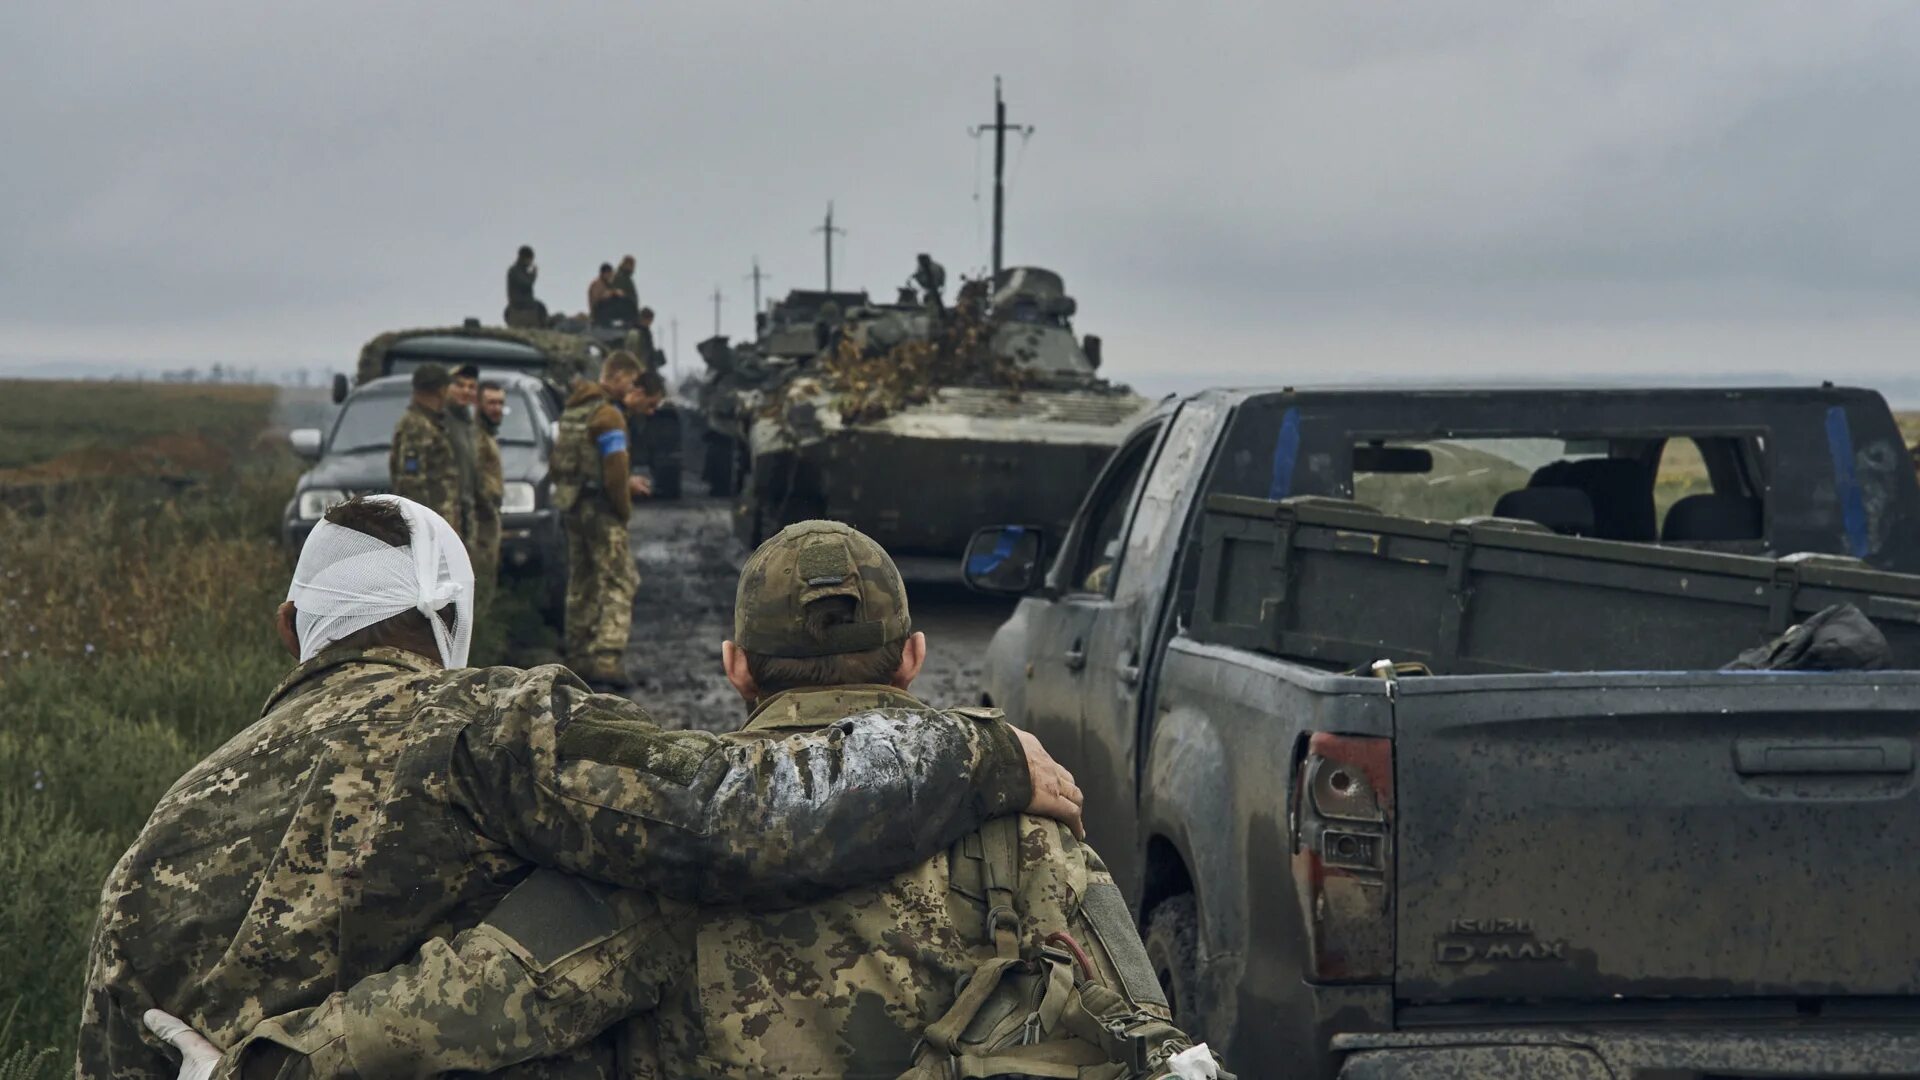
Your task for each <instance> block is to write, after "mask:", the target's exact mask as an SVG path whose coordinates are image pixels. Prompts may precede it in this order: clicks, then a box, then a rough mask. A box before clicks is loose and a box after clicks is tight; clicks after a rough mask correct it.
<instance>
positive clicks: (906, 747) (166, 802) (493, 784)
mask: <svg viewBox="0 0 1920 1080" xmlns="http://www.w3.org/2000/svg"><path fill="white" fill-rule="evenodd" d="M472 605H473V574H472V569H471V567H470V565H469V564H468V560H467V554H466V551H465V548H464V546H463V545H462V543H461V541H460V538H459V536H458V535H457V534H456V533H455V532H454V530H453V528H452V527H451V526H450V525H449V524H448V523H447V522H446V521H445V520H444V519H443V518H441V517H440V516H439V515H437V514H435V513H433V512H432V511H430V510H428V509H427V508H425V507H423V506H421V505H419V504H417V503H414V502H411V501H408V500H405V499H401V498H398V497H395V496H372V497H362V498H356V499H351V500H348V501H347V502H345V503H343V504H341V505H339V506H336V507H333V508H332V509H330V510H328V511H327V513H326V515H325V518H324V519H323V521H322V523H321V524H320V525H319V526H317V527H316V528H315V529H314V531H313V534H312V536H311V537H310V538H309V539H308V540H307V542H306V544H305V546H304V548H303V549H302V551H301V555H300V560H299V563H298V566H297V567H296V569H295V571H294V577H293V583H292V586H291V588H290V589H289V592H288V598H287V601H286V603H284V604H283V605H281V607H280V609H279V611H278V613H277V616H276V620H277V626H278V632H279V635H280V638H281V640H282V642H283V643H284V644H285V645H286V647H287V649H288V650H289V651H290V652H292V653H293V654H294V656H295V657H296V658H297V666H295V667H294V669H293V670H292V671H291V672H290V673H289V674H288V675H287V677H286V678H285V679H284V680H283V681H282V682H281V684H280V685H279V686H278V687H277V688H275V689H274V691H273V692H272V694H271V695H270V696H269V697H268V699H267V703H266V707H265V709H264V711H263V714H262V715H261V716H260V718H259V719H258V720H256V721H254V722H253V723H251V724H250V725H248V726H246V727H245V728H244V729H242V730H241V731H240V732H239V734H237V735H235V736H234V737H233V738H232V739H231V740H230V741H229V742H228V743H227V744H226V745H225V746H223V747H221V748H220V749H218V750H216V751H214V752H213V754H211V755H210V756H208V757H207V758H206V759H205V760H204V761H202V762H201V763H200V764H198V765H196V766H195V767H194V768H193V769H192V770H190V771H189V772H188V773H187V774H186V775H185V776H184V777H182V778H181V779H180V780H179V781H178V782H177V783H175V784H174V786H173V787H172V788H171V789H170V790H169V791H168V792H167V794H166V795H165V796H164V797H163V798H162V799H161V801H160V804H159V805H158V806H157V807H156V808H155V810H154V812H153V815H152V816H151V818H149V820H148V822H147V824H146V826H145V827H144V828H143V830H142V831H141V833H140V835H139V837H138V838H137V839H136V840H135V841H134V843H133V846H132V847H130V848H129V849H128V850H127V852H126V854H125V855H124V856H122V858H121V859H120V861H119V863H118V864H117V865H116V866H115V868H114V870H113V872H112V874H111V875H110V876H109V878H108V880H107V883H106V885H105V888H104V890H103V894H102V900H101V909H100V914H99V918H98V921H97V924H96V929H95V934H94V939H93V942H92V945H91V949H90V955H89V960H88V973H87V986H86V993H85V1011H84V1017H83V1020H82V1025H81V1030H80V1032H79V1052H78V1059H77V1061H76V1065H75V1075H76V1076H77V1077H80V1078H83V1080H90V1078H102V1080H104V1078H108V1077H111V1078H114V1080H128V1078H140V1077H156V1078H158V1077H172V1076H174V1075H175V1070H176V1068H178V1066H179V1063H180V1062H179V1057H178V1055H177V1053H176V1052H175V1051H174V1050H173V1048H172V1047H170V1046H168V1045H167V1043H166V1042H164V1041H162V1039H161V1038H160V1037H158V1036H156V1035H154V1034H152V1033H151V1032H150V1031H149V1030H148V1029H147V1027H146V1026H145V1025H144V1024H143V1018H145V1017H147V1016H148V1014H150V1013H151V1014H152V1015H153V1020H152V1023H154V1024H157V1025H158V1027H159V1028H160V1029H162V1030H165V1031H167V1032H168V1033H170V1034H171V1035H172V1036H173V1037H174V1038H175V1040H177V1041H181V1042H186V1041H190V1040H188V1039H187V1038H186V1036H187V1035H190V1034H191V1031H188V1030H186V1029H187V1028H192V1029H198V1031H199V1032H202V1033H204V1034H205V1036H206V1037H207V1038H208V1039H210V1040H211V1042H212V1044H213V1045H215V1046H217V1047H221V1048H232V1049H233V1050H234V1052H235V1054H236V1055H237V1054H238V1053H239V1052H240V1051H241V1050H242V1049H243V1042H244V1040H245V1036H246V1035H247V1034H248V1033H249V1032H250V1031H252V1030H253V1029H254V1028H256V1027H257V1026H259V1025H261V1024H262V1023H263V1022H264V1021H266V1020H268V1019H269V1018H273V1017H280V1016H290V1015H298V1014H300V1013H301V1012H302V1011H303V1010H312V1009H315V1008H317V1007H319V1006H321V1005H322V1004H323V1003H325V1002H327V1001H328V1000H329V995H330V994H332V993H333V992H334V991H335V990H337V989H339V988H341V987H348V986H352V985H353V984H354V983H355V982H356V981H358V980H361V979H363V978H365V977H367V976H369V975H373V974H376V973H380V972H384V971H386V970H387V969H389V968H392V967H393V966H394V965H396V964H400V963H402V962H403V961H406V960H408V959H409V958H411V957H415V956H416V954H417V953H419V952H420V950H422V948H423V946H426V945H427V944H428V943H429V942H432V941H434V940H435V939H438V938H444V937H448V936H452V935H455V934H458V933H460V932H461V931H463V930H468V931H470V930H471V929H472V928H473V927H474V926H475V925H476V924H477V923H479V921H480V920H481V919H482V918H483V917H484V916H485V915H486V914H487V913H488V912H489V911H492V910H493V909H494V908H495V907H496V906H497V905H499V904H501V902H502V901H503V899H505V898H507V897H508V896H509V894H510V893H511V891H512V890H513V889H514V887H515V886H516V885H517V884H519V883H521V882H523V881H525V880H526V879H527V877H528V875H529V874H531V873H532V872H534V871H535V870H536V869H538V868H540V867H552V868H555V869H559V870H564V871H567V872H568V873H570V874H574V875H579V878H578V880H581V881H582V882H583V884H584V882H585V881H586V879H592V880H594V881H602V882H609V883H613V884H617V885H622V886H627V887H630V888H634V889H644V890H647V891H646V892H645V893H619V894H617V895H619V896H623V897H636V898H651V897H655V896H658V897H671V898H675V899H678V900H681V901H684V902H689V903H755V904H768V903H795V902H801V901H806V900H811V899H814V898H817V897H819V896H821V895H824V894H826V893H827V892H829V891H830V890H832V889H836V888H841V887H844V886H845V884H846V883H847V882H848V881H850V880H875V879H881V878H884V877H885V876H886V875H888V874H892V873H896V872H898V871H899V870H901V869H902V868H904V867H906V866H909V865H912V864H913V862H915V861H916V860H918V859H921V858H925V857H927V856H929V855H931V854H933V853H934V852H936V851H939V850H941V849H943V848H944V847H945V846H946V845H948V844H950V843H952V842H953V841H954V840H955V839H956V838H958V837H960V836H963V835H965V834H967V833H968V832H970V831H971V830H973V829H976V828H978V827H979V826H980V825H981V824H982V823H984V822H985V821H986V820H988V819H989V818H991V817H993V816H996V815H999V814H1003V813H1006V812H1009V811H1011V810H1017V809H1019V808H1021V807H1023V806H1024V807H1028V808H1039V809H1041V810H1042V811H1043V812H1051V813H1055V814H1058V815H1059V816H1061V817H1062V818H1067V819H1071V820H1075V821H1077V818H1078V795H1079V793H1078V790H1077V789H1075V788H1074V787H1073V786H1072V780H1071V777H1070V776H1067V775H1066V773H1065V771H1064V770H1062V769H1060V768H1059V766H1057V765H1055V764H1054V763H1053V762H1052V760H1051V759H1050V758H1048V757H1047V756H1046V754H1045V751H1044V750H1041V749H1039V746H1038V743H1036V742H1033V741H1032V740H1031V738H1030V737H1028V736H1025V735H1023V734H1021V733H1017V732H1015V731H1014V730H1013V729H1011V728H1009V727H1007V726H1006V725H1005V724H1001V723H997V722H992V721H987V720H982V719H973V718H967V717H950V716H942V715H940V714H937V713H933V712H931V711H930V710H922V711H921V712H920V713H915V714H911V715H909V714H902V713H899V712H897V711H893V710H864V711H850V712H849V713H847V714H846V716H844V717H842V718H841V719H842V721H843V722H842V723H840V724H837V725H835V726H833V727H832V728H830V729H828V730H822V731H812V732H799V733H795V734H794V735H793V736H792V737H790V738H786V739H782V740H777V741H769V740H750V741H743V740H731V741H728V740H722V739H720V738H718V737H715V736H712V735H708V734H702V733H697V732H673V733H669V732H664V731H662V730H660V729H659V728H658V727H657V726H655V725H654V723H653V722H652V719H651V718H650V717H649V716H648V715H647V713H646V712H645V711H644V710H643V709H642V708H641V707H640V706H638V705H636V704H634V703H633V702H630V701H627V700H625V699H623V698H617V697H607V696H601V695H596V694H593V693H590V692H589V691H588V689H587V688H586V687H585V686H584V685H582V684H581V682H580V681H579V680H578V679H577V678H576V677H575V676H574V675H573V674H572V673H571V672H569V671H567V670H566V669H564V668H561V667H557V666H550V667H543V668H535V669H532V670H525V671H523V670H518V669H512V668H484V669H470V668H467V667H466V663H467V650H468V645H469V641H470V638H471V634H472ZM566 880H576V879H572V878H569V879H566ZM595 888H599V887H598V886H596V887H595ZM644 902H645V903H646V904H651V903H652V902H653V901H652V900H651V899H645V900H644ZM622 922H623V925H624V926H625V927H627V928H629V929H630V930H631V931H632V935H631V936H632V940H633V941H634V942H635V943H636V946H635V947H636V949H637V950H639V951H640V952H641V953H642V954H644V955H654V954H655V953H658V954H659V955H662V956H667V955H670V954H671V950H670V949H658V948H655V947H654V945H653V943H654V942H655V941H656V939H658V940H670V939H671V937H672V934H673V928H672V927H671V925H669V924H666V923H663V922H659V921H657V912H648V911H646V910H643V909H627V910H625V911H624V912H623V920H622ZM572 970H574V972H575V973H576V974H578V973H579V972H578V969H572ZM600 974H601V975H602V976H604V978H605V979H606V980H607V981H609V982H622V981H628V982H631V983H634V984H636V985H642V986H644V985H646V984H648V983H649V982H650V980H653V979H655V978H656V977H657V975H656V973H654V972H652V971H650V970H649V968H648V967H647V966H646V965H645V964H644V963H641V964H633V965H627V964H620V965H617V966H615V965H607V966H606V967H604V968H603V969H602V970H601V972H600ZM582 977H583V979H584V978H585V976H584V975H583V976H582ZM638 992H641V991H636V993H638ZM169 1016H171V1017H172V1018H173V1020H169V1018H168V1017H169ZM499 1019H500V1018H499V1017H498V1016H488V1017H486V1018H485V1020H484V1022H482V1023H479V1024H477V1025H475V1026H473V1027H472V1028H470V1029H458V1028H456V1027H454V1026H452V1021H451V1020H449V1023H448V1025H447V1026H445V1027H444V1028H443V1029H442V1031H443V1034H444V1035H445V1036H446V1037H447V1038H450V1039H459V1038H465V1039H468V1040H470V1041H469V1043H468V1044H467V1045H469V1046H470V1047H471V1050H470V1054H471V1055H474V1056H478V1055H484V1054H495V1055H500V1054H506V1053H509V1052H510V1049H511V1048H508V1049H502V1046H501V1044H503V1043H515V1042H516V1040H520V1039H522V1037H523V1034H522V1031H521V1030H520V1029H516V1028H513V1027H511V1026H509V1025H502V1024H501V1023H500V1022H499ZM176 1021H177V1022H180V1023H176ZM182 1025H183V1026H182ZM183 1032H184V1034H183ZM246 1045H248V1046H258V1047H259V1049H260V1053H261V1054H263V1055H264V1057H263V1058H262V1057H256V1058H254V1059H252V1060H250V1061H247V1062H242V1061H240V1060H239V1058H238V1057H236V1058H235V1059H234V1060H233V1061H232V1062H230V1064H231V1065H232V1066H233V1067H235V1068H240V1067H241V1066H242V1065H245V1066H246V1067H247V1070H248V1071H247V1075H269V1076H271V1075H275V1074H276V1073H277V1072H278V1070H279V1063H280V1062H281V1061H283V1060H286V1059H290V1058H291V1057H292V1056H293V1054H292V1051H291V1050H289V1049H288V1048H286V1047H285V1046H283V1045H279V1044H274V1043H270V1042H267V1043H249V1044H246ZM203 1048H204V1047H203ZM542 1050H544V1048H543V1047H535V1048H534V1051H536V1052H524V1051H523V1056H538V1053H537V1051H542ZM302 1062H303V1065H302V1067H305V1066H304V1063H310V1059H302ZM371 1068H372V1071H371V1072H370V1073H368V1075H386V1073H385V1072H383V1071H382V1070H380V1069H379V1068H378V1067H377V1066H374V1067H371ZM252 1070H261V1071H260V1072H253V1071H252Z"/></svg>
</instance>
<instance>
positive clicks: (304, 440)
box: [287, 427, 320, 461]
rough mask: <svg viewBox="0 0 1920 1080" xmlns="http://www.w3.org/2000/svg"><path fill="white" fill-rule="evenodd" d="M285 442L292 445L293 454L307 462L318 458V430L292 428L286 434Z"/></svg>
mask: <svg viewBox="0 0 1920 1080" xmlns="http://www.w3.org/2000/svg"><path fill="white" fill-rule="evenodd" d="M287 442H289V443H291V444H292V445H293V452H294V453H296V454H299V455H300V456H301V457H303V458H306V459H308V460H309V461H311V460H313V459H315V458H318V457H319V456H320V429H319V428H314V427H303V428H294V429H293V430H292V431H289V432H287Z"/></svg>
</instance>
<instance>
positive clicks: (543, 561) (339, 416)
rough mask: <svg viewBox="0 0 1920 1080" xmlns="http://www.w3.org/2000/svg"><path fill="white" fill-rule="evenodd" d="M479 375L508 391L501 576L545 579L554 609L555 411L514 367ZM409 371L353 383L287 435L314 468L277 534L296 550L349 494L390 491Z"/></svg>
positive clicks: (558, 564) (502, 434) (560, 546)
mask: <svg viewBox="0 0 1920 1080" xmlns="http://www.w3.org/2000/svg"><path fill="white" fill-rule="evenodd" d="M480 377H481V378H482V379H483V380H492V381H495V382H498V383H500V385H501V386H502V387H503V388H504V389H505V390H506V393H507V411H506V415H505V417H504V418H503V419H502V420H501V423H500V431H499V435H498V438H499V440H500V463H501V466H502V471H503V472H504V474H505V478H506V495H505V498H504V499H503V501H502V507H501V509H502V521H501V532H500V573H501V576H502V578H506V577H508V576H533V575H538V576H540V577H542V578H543V579H544V581H545V583H546V586H547V588H546V589H545V591H544V593H543V595H544V596H545V597H546V599H547V602H548V604H549V605H550V606H551V605H553V604H554V603H556V601H557V600H558V598H559V597H561V596H563V595H564V593H565V590H566V544H565V541H564V540H563V539H562V537H561V534H560V519H559V516H558V514H557V513H556V512H555V511H554V509H553V505H552V503H551V502H550V500H549V496H548V487H547V462H548V459H549V458H550V457H551V455H552V452H553V431H554V415H553V412H552V405H551V403H550V402H551V399H550V396H549V395H548V393H547V392H546V388H545V384H544V383H542V382H541V381H540V380H539V379H536V378H533V377H532V376H529V375H526V374H524V373H522V372H519V371H512V370H488V369H487V368H486V367H485V366H484V365H483V366H482V367H481V372H480ZM412 392H413V391H412V378H411V376H410V375H389V376H386V377H384V378H378V379H373V380H371V381H369V382H365V383H362V384H361V385H359V386H357V387H355V388H353V390H352V391H351V392H350V393H349V394H348V395H347V397H346V400H345V401H343V402H342V403H341V405H340V409H339V411H338V412H337V413H336V414H335V415H334V417H333V420H332V422H331V423H330V424H329V425H328V426H327V428H326V429H325V430H324V431H323V430H322V429H320V428H301V429H299V430H297V431H293V432H290V433H289V434H288V439H289V440H290V441H291V442H292V443H293V448H294V450H295V451H296V452H298V453H299V454H300V455H301V456H302V457H306V458H309V459H311V460H312V461H313V467H312V468H310V469H308V470H307V471H306V473H305V474H303V475H302V476H301V477H300V482H299V484H298V485H297V486H296V487H295V488H294V492H293V498H292V499H290V500H288V501H287V507H286V511H285V513H284V514H283V515H282V517H281V528H280V536H281V539H282V541H283V542H284V543H285V544H286V545H287V548H288V550H290V551H294V552H297V551H299V550H300V546H301V545H302V544H304V543H306V539H307V534H308V533H310V532H312V531H313V526H314V523H315V522H317V521H319V520H320V515H321V514H323V513H325V512H326V509H327V507H329V506H331V505H333V504H334V503H337V502H340V501H342V500H344V499H346V498H348V497H349V496H352V495H362V494H368V493H371V492H383V491H387V490H388V472H387V454H388V450H389V449H390V448H391V446H392V445H393V428H394V425H395V424H396V423H398V422H399V420H400V414H401V413H402V412H405V411H406V408H407V402H408V400H409V398H410V397H411V396H412Z"/></svg>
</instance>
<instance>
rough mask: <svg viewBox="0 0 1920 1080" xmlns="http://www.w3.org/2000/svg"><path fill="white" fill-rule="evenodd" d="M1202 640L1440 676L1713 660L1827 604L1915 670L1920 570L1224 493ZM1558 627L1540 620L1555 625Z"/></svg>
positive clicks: (1206, 575)
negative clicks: (1844, 611) (1396, 665)
mask: <svg viewBox="0 0 1920 1080" xmlns="http://www.w3.org/2000/svg"><path fill="white" fill-rule="evenodd" d="M1201 544H1202V548H1201V556H1200V558H1201V563H1200V568H1199V578H1198V581H1199V587H1198V592H1197V595H1196V598H1195V599H1196V604H1195V609H1194V615H1193V633H1194V636H1195V637H1196V638H1198V639H1200V640H1203V641H1216V642H1220V643H1223V644H1228V645H1234V646H1237V647H1240V648H1246V649H1253V650H1257V651H1261V652H1268V653H1273V654H1275V655H1281V656H1292V657H1299V658H1302V659H1307V660H1312V661H1317V662H1322V663H1328V664H1333V665H1337V666H1344V667H1354V668H1363V667H1365V666H1366V665H1367V664H1369V663H1371V662H1372V661H1375V660H1379V659H1391V660H1394V661H1397V662H1413V663H1421V664H1425V665H1427V666H1428V667H1430V668H1431V669H1432V670H1433V671H1434V672H1436V673H1444V674H1473V673H1499V672H1507V673H1521V672H1544V671H1684V670H1703V669H1704V670H1712V669H1716V668H1719V667H1721V666H1722V665H1724V664H1726V663H1727V662H1729V661H1731V660H1732V659H1734V657H1735V656H1737V655H1739V653H1740V652H1742V651H1743V650H1746V649H1749V648H1752V647H1753V646H1756V645H1759V644H1762V643H1764V642H1765V641H1767V640H1768V639H1769V638H1771V637H1773V636H1775V635H1777V634H1779V633H1780V632H1782V631H1784V630H1786V629H1787V628H1788V627H1789V626H1791V625H1792V624H1793V623H1795V622H1797V621H1799V620H1800V619H1802V618H1804V617H1805V616H1807V615H1810V614H1812V613H1814V612H1816V611H1819V610H1820V609H1821V608H1824V607H1826V606H1828V605H1830V604H1835V603H1841V602H1849V603H1853V604H1855V605H1857V606H1858V607H1859V608H1860V609H1861V610H1862V611H1864V612H1865V613H1866V614H1867V616H1868V617H1869V618H1870V619H1872V620H1873V621H1874V623H1875V624H1876V625H1878V626H1879V627H1880V629H1881V631H1882V632H1883V633H1884V634H1886V636H1887V639H1888V643H1889V645H1890V646H1891V647H1892V650H1893V658H1894V661H1895V665H1894V666H1898V667H1920V577H1916V576H1912V575H1906V574H1893V573H1887V572H1885V571H1878V570H1872V569H1869V568H1867V567H1865V566H1863V565H1861V564H1859V563H1857V562H1855V561H1853V560H1849V559H1836V558H1832V557H1825V556H1800V557H1788V558H1783V559H1772V558H1766V557H1762V556H1753V555H1735V554H1727V553H1722V552H1708V551H1696V550H1688V549H1685V548H1678V547H1661V546H1656V545H1649V544H1628V543H1617V542H1612V541H1606V540H1591V539H1584V538H1576V537H1568V536H1558V535H1554V534H1552V533H1549V532H1545V531H1543V530H1538V529H1537V528H1534V527H1529V526H1526V525H1525V524H1523V523H1519V522H1502V521H1498V520H1492V519H1482V520H1479V521H1471V522H1458V523H1451V522H1437V521H1421V520H1416V519H1411V518H1399V517H1388V516H1385V515H1382V514H1378V513H1374V512H1372V511H1369V510H1367V509H1366V508H1365V507H1362V506H1359V505H1358V504H1354V503H1340V502H1336V501H1334V500H1327V499H1314V498H1297V499H1287V500H1279V501H1272V500H1266V499H1250V498H1242V497H1237V496H1226V495H1217V496H1214V497H1212V498H1211V499H1209V500H1208V502H1207V504H1206V507H1205V517H1204V519H1203V521H1202V522H1201ZM1549 629H1550V631H1551V632H1543V631H1547V630H1549Z"/></svg>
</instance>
